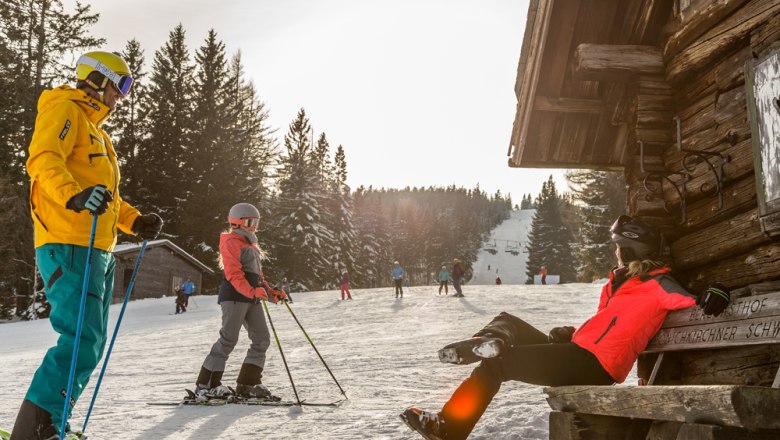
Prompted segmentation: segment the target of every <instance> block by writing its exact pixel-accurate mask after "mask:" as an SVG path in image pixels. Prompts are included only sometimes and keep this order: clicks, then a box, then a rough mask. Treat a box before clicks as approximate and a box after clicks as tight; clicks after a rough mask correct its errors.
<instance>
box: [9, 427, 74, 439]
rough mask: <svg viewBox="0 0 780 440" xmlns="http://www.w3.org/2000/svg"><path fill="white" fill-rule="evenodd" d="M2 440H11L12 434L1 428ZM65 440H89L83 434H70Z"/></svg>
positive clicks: (66, 435)
mask: <svg viewBox="0 0 780 440" xmlns="http://www.w3.org/2000/svg"><path fill="white" fill-rule="evenodd" d="M0 440H11V433H10V432H8V431H6V430H4V429H2V428H0ZM65 440H87V436H86V435H85V434H83V433H81V432H68V433H67V434H65Z"/></svg>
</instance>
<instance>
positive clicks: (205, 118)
mask: <svg viewBox="0 0 780 440" xmlns="http://www.w3.org/2000/svg"><path fill="white" fill-rule="evenodd" d="M195 65H196V70H195V75H194V80H193V82H194V88H193V96H192V101H193V109H192V119H191V123H192V138H191V139H192V140H191V142H190V144H189V146H188V147H189V148H188V149H187V152H186V155H185V156H184V157H183V158H182V164H183V168H184V169H185V170H186V172H187V178H186V180H185V181H183V182H182V183H181V184H182V186H183V187H184V188H185V189H186V195H185V196H184V198H185V200H186V201H187V202H186V203H185V204H184V205H183V206H182V219H181V225H180V227H179V236H180V241H181V243H182V245H184V246H185V247H186V248H187V249H192V250H193V251H194V253H195V256H196V257H199V258H203V259H204V260H206V261H214V257H216V254H214V253H213V250H214V249H216V248H217V247H218V244H219V232H220V230H221V229H223V228H224V226H223V225H224V224H225V217H226V215H227V212H228V210H229V209H230V206H232V205H233V204H235V203H238V202H243V200H235V199H234V197H235V195H233V194H231V189H233V186H232V185H230V184H229V182H231V181H232V180H233V179H234V177H231V176H230V175H231V174H233V173H235V172H236V171H237V170H236V169H235V168H236V166H235V165H232V164H231V162H232V161H231V160H224V159H225V158H226V157H229V158H230V159H233V158H234V157H237V156H239V155H240V153H239V152H234V151H232V149H233V148H236V147H237V146H236V145H234V144H233V143H232V142H230V140H231V139H230V138H231V136H230V133H229V130H230V127H229V125H228V124H229V123H230V121H232V120H233V119H234V117H235V115H233V114H231V111H230V110H231V107H230V106H231V103H230V102H229V101H228V99H227V97H228V94H227V92H228V82H229V76H228V74H227V73H228V64H227V59H226V55H225V45H224V43H222V42H221V41H218V40H217V34H216V32H215V31H214V30H213V29H212V30H209V32H208V36H207V37H206V40H205V41H204V43H203V45H202V46H201V47H199V48H198V49H197V50H196V51H195ZM236 165H238V164H236ZM226 179H227V180H226ZM204 207H208V208H207V209H206V210H204Z"/></svg>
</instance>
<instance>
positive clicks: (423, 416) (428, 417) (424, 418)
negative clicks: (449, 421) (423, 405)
mask: <svg viewBox="0 0 780 440" xmlns="http://www.w3.org/2000/svg"><path fill="white" fill-rule="evenodd" d="M400 417H401V420H403V421H404V423H406V426H408V427H410V428H412V429H413V430H415V431H417V433H418V434H420V435H421V436H423V438H426V439H428V440H446V438H447V435H446V434H445V433H444V429H443V428H444V420H443V419H442V418H441V416H440V415H439V414H438V413H436V414H434V413H430V412H428V411H424V410H421V409H418V408H414V407H412V408H407V409H406V410H405V411H404V412H402V413H401V415H400Z"/></svg>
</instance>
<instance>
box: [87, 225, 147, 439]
mask: <svg viewBox="0 0 780 440" xmlns="http://www.w3.org/2000/svg"><path fill="white" fill-rule="evenodd" d="M147 242H148V240H144V242H143V243H142V244H141V250H140V251H139V252H138V258H136V260H135V267H134V268H133V274H132V275H130V283H129V284H128V285H127V292H125V300H124V302H123V303H122V310H121V311H120V312H119V318H118V319H117V321H116V327H114V334H113V335H112V336H111V343H110V344H109V345H108V351H107V352H106V358H105V359H104V360H103V368H102V369H101V370H100V376H98V380H97V384H95V391H94V392H93V393H92V402H90V404H89V410H87V416H86V417H85V418H84V426H83V427H82V428H81V432H87V423H89V416H90V414H92V407H93V406H95V399H97V395H98V391H100V383H101V382H103V375H104V374H105V373H106V367H107V366H108V359H109V358H110V357H111V351H112V350H113V349H114V341H116V335H117V333H119V326H120V325H121V324H122V317H123V316H124V315H125V308H127V301H128V300H129V299H130V293H131V292H132V291H133V284H135V276H136V274H137V273H138V267H139V266H140V265H141V258H143V256H144V251H145V250H146V243H147Z"/></svg>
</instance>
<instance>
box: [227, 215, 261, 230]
mask: <svg viewBox="0 0 780 440" xmlns="http://www.w3.org/2000/svg"><path fill="white" fill-rule="evenodd" d="M228 222H229V223H230V224H231V225H238V226H245V227H247V228H251V227H253V226H255V227H257V226H258V225H259V224H260V219H259V218H257V217H245V218H241V219H238V218H228Z"/></svg>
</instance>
